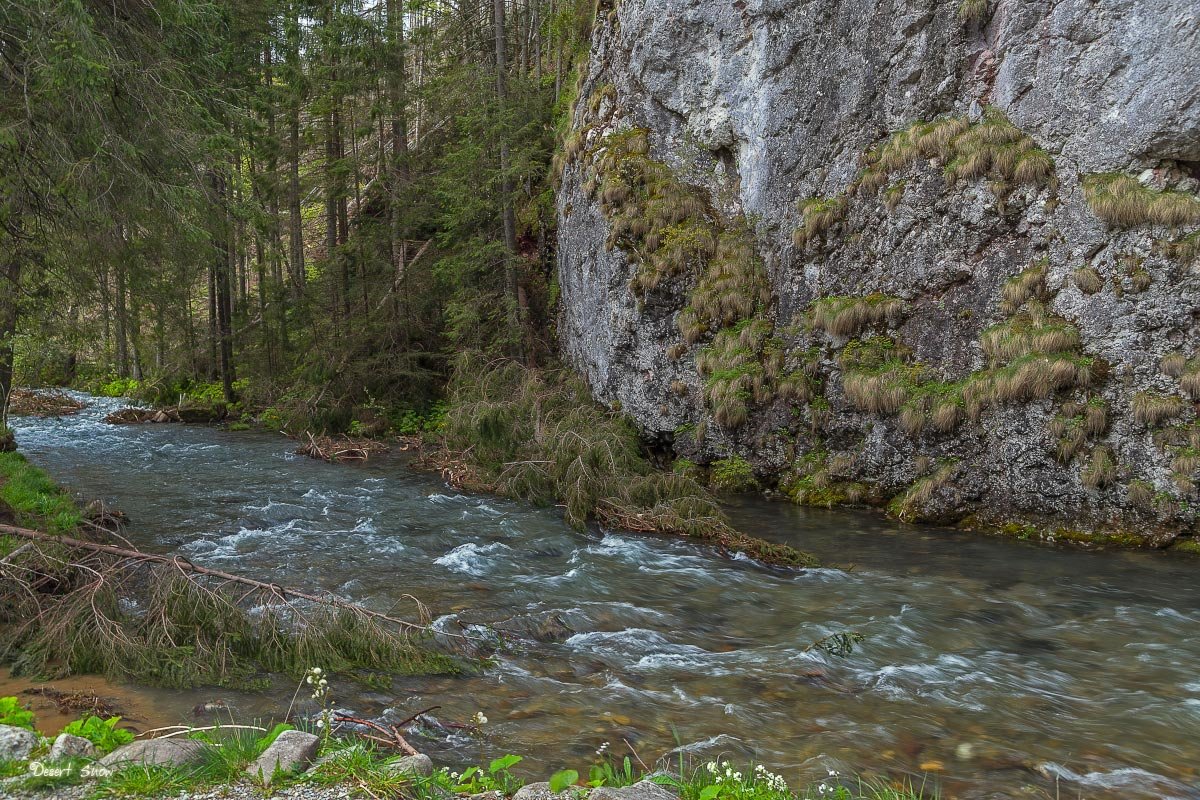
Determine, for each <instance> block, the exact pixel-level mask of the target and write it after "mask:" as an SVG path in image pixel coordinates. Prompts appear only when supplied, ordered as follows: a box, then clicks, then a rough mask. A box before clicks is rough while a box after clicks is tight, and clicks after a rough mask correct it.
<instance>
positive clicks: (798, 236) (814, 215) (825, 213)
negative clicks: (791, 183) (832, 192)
mask: <svg viewBox="0 0 1200 800" xmlns="http://www.w3.org/2000/svg"><path fill="white" fill-rule="evenodd" d="M799 208H800V217H801V220H800V227H798V228H796V230H795V232H793V234H792V241H793V242H794V243H795V245H796V247H800V248H803V247H807V246H808V245H809V243H810V242H815V241H818V240H824V238H825V234H826V233H827V232H828V231H829V230H830V229H831V228H832V227H833V226H834V225H836V224H837V223H839V222H841V221H842V220H843V219H845V218H846V209H847V202H846V196H845V195H836V196H834V197H810V198H808V199H806V200H802V201H801V202H800V206H799Z"/></svg>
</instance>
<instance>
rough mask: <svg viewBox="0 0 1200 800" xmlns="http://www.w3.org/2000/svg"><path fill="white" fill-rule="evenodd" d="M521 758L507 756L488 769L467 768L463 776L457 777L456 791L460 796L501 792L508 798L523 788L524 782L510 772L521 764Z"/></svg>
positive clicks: (495, 760) (497, 760)
mask: <svg viewBox="0 0 1200 800" xmlns="http://www.w3.org/2000/svg"><path fill="white" fill-rule="evenodd" d="M522 761H524V759H523V758H522V757H521V756H514V755H511V754H509V755H506V756H502V757H500V758H497V759H494V760H492V762H491V763H489V764H488V766H487V768H486V769H485V768H483V767H475V766H471V767H467V768H466V769H465V770H463V772H462V775H459V776H456V785H455V786H454V791H455V792H456V793H458V794H480V793H482V792H500V793H501V794H503V795H505V796H507V795H511V794H512V793H513V792H515V791H516V790H517V789H519V788H521V785H522V783H523V781H521V779H520V778H518V777H517V776H515V775H513V774H512V772H510V771H509V770H510V769H511V768H512V767H515V766H516V765H517V764H520V763H521V762H522Z"/></svg>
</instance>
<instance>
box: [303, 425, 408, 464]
mask: <svg viewBox="0 0 1200 800" xmlns="http://www.w3.org/2000/svg"><path fill="white" fill-rule="evenodd" d="M304 435H305V436H307V437H308V442H307V443H305V444H302V445H300V446H299V447H297V448H296V455H298V456H308V457H309V458H315V459H317V460H318V461H328V462H330V463H334V462H342V461H366V460H367V459H368V458H370V457H371V454H372V453H386V452H387V449H388V447H387V445H385V444H384V443H383V442H377V441H374V440H372V439H352V438H350V437H349V436H343V437H341V438H340V439H337V438H334V437H332V436H314V435H313V434H312V433H308V432H306V433H305V434H304Z"/></svg>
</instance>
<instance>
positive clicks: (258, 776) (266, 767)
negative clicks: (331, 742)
mask: <svg viewBox="0 0 1200 800" xmlns="http://www.w3.org/2000/svg"><path fill="white" fill-rule="evenodd" d="M320 747H321V740H320V738H318V737H316V736H314V735H313V734H311V733H305V732H304V731H295V730H292V731H284V732H283V733H281V734H279V736H277V737H275V741H273V742H271V746H270V747H268V748H267V749H266V750H264V751H263V754H262V755H261V756H259V757H258V760H256V761H255V762H254V763H253V764H251V765H250V766H248V767H246V774H247V775H248V776H249V777H250V778H252V779H254V780H259V781H262V782H263V783H264V784H267V785H270V783H271V779H272V778H273V777H274V776H275V773H276V772H299V771H300V770H302V769H304V768H305V767H307V766H308V765H309V764H311V763H312V761H313V759H314V758H316V757H317V750H319V749H320Z"/></svg>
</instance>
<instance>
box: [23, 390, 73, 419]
mask: <svg viewBox="0 0 1200 800" xmlns="http://www.w3.org/2000/svg"><path fill="white" fill-rule="evenodd" d="M85 408H87V405H86V404H85V403H82V402H80V401H78V400H76V399H75V398H74V397H71V396H70V395H69V394H67V393H66V392H61V391H57V390H54V391H41V392H34V391H30V390H29V389H13V390H12V392H11V393H10V394H9V413H10V414H15V415H16V416H19V417H68V416H70V415H72V414H78V413H79V412H80V411H82V410H83V409H85Z"/></svg>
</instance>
